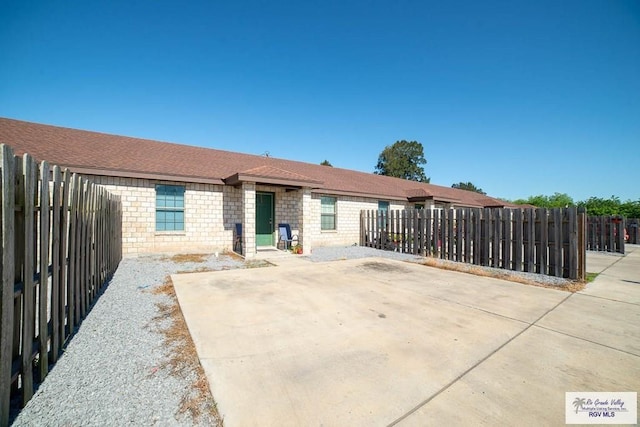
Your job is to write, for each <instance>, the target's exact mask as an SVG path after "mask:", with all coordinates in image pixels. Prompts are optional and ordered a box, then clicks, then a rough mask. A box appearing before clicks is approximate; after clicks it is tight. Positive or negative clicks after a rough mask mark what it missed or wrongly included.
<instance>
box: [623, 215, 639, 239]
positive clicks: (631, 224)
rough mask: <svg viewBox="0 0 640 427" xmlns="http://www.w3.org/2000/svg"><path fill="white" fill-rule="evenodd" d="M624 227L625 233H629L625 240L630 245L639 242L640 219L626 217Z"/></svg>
mask: <svg viewBox="0 0 640 427" xmlns="http://www.w3.org/2000/svg"><path fill="white" fill-rule="evenodd" d="M626 228H627V234H628V235H629V240H627V242H628V243H631V244H632V245H638V244H640V219H638V218H627V222H626Z"/></svg>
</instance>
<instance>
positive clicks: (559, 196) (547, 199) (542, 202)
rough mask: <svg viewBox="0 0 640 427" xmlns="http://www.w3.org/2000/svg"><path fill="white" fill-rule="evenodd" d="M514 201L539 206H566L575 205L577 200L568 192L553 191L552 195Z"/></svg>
mask: <svg viewBox="0 0 640 427" xmlns="http://www.w3.org/2000/svg"><path fill="white" fill-rule="evenodd" d="M513 203H515V204H517V205H533V206H536V207H538V208H549V209H550V208H566V207H568V206H574V205H575V202H574V201H573V199H572V198H571V196H569V195H568V194H566V193H553V195H551V196H545V195H542V194H540V195H538V196H530V197H529V198H528V199H518V200H514V201H513Z"/></svg>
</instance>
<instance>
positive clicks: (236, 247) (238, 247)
mask: <svg viewBox="0 0 640 427" xmlns="http://www.w3.org/2000/svg"><path fill="white" fill-rule="evenodd" d="M234 235H235V237H234V238H233V251H234V252H236V253H239V254H240V255H242V224H240V223H236V229H235V233H234Z"/></svg>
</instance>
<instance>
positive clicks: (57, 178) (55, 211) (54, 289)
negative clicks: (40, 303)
mask: <svg viewBox="0 0 640 427" xmlns="http://www.w3.org/2000/svg"><path fill="white" fill-rule="evenodd" d="M61 181H62V175H61V174H60V167H58V166H54V167H53V194H52V196H53V197H52V203H51V206H52V209H51V211H52V220H53V224H52V226H51V242H52V243H51V264H52V275H51V324H52V328H51V357H50V360H51V363H55V362H56V361H57V360H58V351H59V349H60V334H59V332H60V318H59V317H60V307H58V305H59V304H60V233H61V231H62V228H61V227H60V214H61V212H60V210H61V209H62V205H61V203H62V201H61V200H60V186H61Z"/></svg>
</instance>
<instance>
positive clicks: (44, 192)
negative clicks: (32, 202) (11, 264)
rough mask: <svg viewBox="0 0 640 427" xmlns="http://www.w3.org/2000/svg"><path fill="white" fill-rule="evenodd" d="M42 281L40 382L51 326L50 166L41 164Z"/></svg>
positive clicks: (46, 369)
mask: <svg viewBox="0 0 640 427" xmlns="http://www.w3.org/2000/svg"><path fill="white" fill-rule="evenodd" d="M39 199H40V200H39V204H38V206H39V212H40V236H39V237H40V255H39V260H40V270H39V271H40V280H39V283H38V342H39V349H40V351H39V359H38V367H39V372H40V378H39V380H40V381H44V379H45V378H46V376H47V374H48V373H49V354H48V352H49V348H48V347H49V326H48V313H47V310H48V304H47V301H48V299H49V298H48V296H49V293H48V288H49V244H50V240H49V213H50V212H49V164H48V163H47V162H42V163H41V164H40V196H39Z"/></svg>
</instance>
